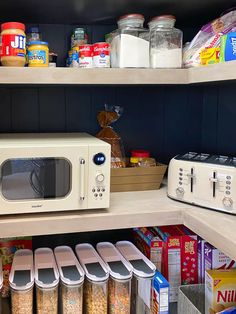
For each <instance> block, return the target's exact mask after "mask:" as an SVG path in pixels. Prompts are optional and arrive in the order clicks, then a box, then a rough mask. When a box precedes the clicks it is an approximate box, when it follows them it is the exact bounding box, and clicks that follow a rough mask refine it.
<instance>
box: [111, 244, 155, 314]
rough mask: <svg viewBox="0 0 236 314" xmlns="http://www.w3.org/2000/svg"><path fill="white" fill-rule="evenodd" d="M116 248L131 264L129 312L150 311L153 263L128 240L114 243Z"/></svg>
mask: <svg viewBox="0 0 236 314" xmlns="http://www.w3.org/2000/svg"><path fill="white" fill-rule="evenodd" d="M116 247H117V249H118V250H119V251H120V253H121V254H122V255H123V256H124V258H125V259H127V260H128V261H129V262H130V264H131V265H132V266H133V275H134V276H133V279H132V287H131V314H150V313H152V289H151V288H152V281H153V277H154V275H155V271H156V267H155V265H154V264H153V263H152V262H151V261H150V260H149V259H148V258H147V257H146V256H144V255H143V254H142V253H141V252H140V251H139V250H138V249H137V248H136V246H135V245H134V244H133V243H131V242H129V241H119V242H117V243H116Z"/></svg>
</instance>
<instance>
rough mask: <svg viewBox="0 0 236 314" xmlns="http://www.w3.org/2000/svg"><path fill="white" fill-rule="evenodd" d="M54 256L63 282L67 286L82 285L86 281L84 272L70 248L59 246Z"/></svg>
mask: <svg viewBox="0 0 236 314" xmlns="http://www.w3.org/2000/svg"><path fill="white" fill-rule="evenodd" d="M54 254H55V258H56V262H57V266H58V270H59V275H60V278H61V281H62V282H63V283H65V284H66V285H73V286H75V285H80V284H82V283H83V281H84V270H83V268H82V267H81V266H80V264H79V262H78V260H77V258H76V256H75V254H74V252H73V251H72V249H71V248H70V247H69V246H58V247H56V248H55V249H54Z"/></svg>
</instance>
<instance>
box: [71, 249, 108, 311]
mask: <svg viewBox="0 0 236 314" xmlns="http://www.w3.org/2000/svg"><path fill="white" fill-rule="evenodd" d="M75 250H76V254H77V256H78V258H79V261H80V263H81V265H82V267H83V269H84V272H85V275H86V280H85V285H84V313H85V314H104V313H107V308H108V306H107V300H108V278H109V272H108V270H107V268H106V264H105V263H104V262H103V260H102V259H101V257H100V256H99V255H98V253H97V251H96V250H95V249H94V247H93V246H92V245H91V244H88V243H83V244H78V245H76V248H75Z"/></svg>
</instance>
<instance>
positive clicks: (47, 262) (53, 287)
mask: <svg viewBox="0 0 236 314" xmlns="http://www.w3.org/2000/svg"><path fill="white" fill-rule="evenodd" d="M34 265H35V285H36V303H37V306H36V308H37V312H36V313H37V314H49V313H50V314H58V305H57V303H58V284H59V273H58V269H57V265H56V261H55V257H54V255H53V251H52V250H51V249H49V248H40V249H37V250H36V251H35V256H34Z"/></svg>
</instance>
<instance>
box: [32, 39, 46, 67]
mask: <svg viewBox="0 0 236 314" xmlns="http://www.w3.org/2000/svg"><path fill="white" fill-rule="evenodd" d="M28 62H29V67H48V63H49V49H48V43H47V42H45V41H31V42H30V43H29V46H28Z"/></svg>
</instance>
